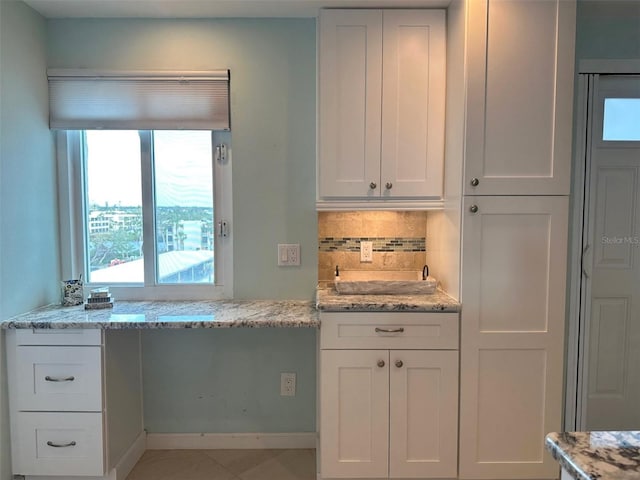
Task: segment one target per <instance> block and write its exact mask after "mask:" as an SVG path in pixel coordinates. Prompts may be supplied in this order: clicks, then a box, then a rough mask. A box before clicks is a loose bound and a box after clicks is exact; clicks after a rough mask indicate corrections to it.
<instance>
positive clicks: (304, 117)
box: [48, 19, 318, 432]
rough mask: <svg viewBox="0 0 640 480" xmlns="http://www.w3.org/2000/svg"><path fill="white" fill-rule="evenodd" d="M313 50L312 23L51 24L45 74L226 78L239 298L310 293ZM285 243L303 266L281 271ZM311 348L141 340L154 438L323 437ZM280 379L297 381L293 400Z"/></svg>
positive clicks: (210, 339) (291, 337) (313, 275)
mask: <svg viewBox="0 0 640 480" xmlns="http://www.w3.org/2000/svg"><path fill="white" fill-rule="evenodd" d="M315 39H316V35H315V20H314V19H206V20H204V19H203V20H134V19H125V20H122V19H121V20H116V19H109V20H97V19H94V20H88V19H81V20H50V21H49V22H48V43H49V66H50V67H58V68H99V69H129V70H145V69H151V70H163V69H168V70H207V69H219V68H229V69H230V70H231V121H232V135H233V224H232V228H233V238H234V294H235V297H236V298H240V299H242V298H277V299H286V298H289V299H309V300H311V299H312V298H313V296H314V293H315V286H316V281H317V248H318V247H317V220H316V213H315V76H316V73H315V48H316V47H315ZM278 243H300V245H301V253H302V256H301V259H302V265H301V267H299V268H282V267H280V268H279V267H277V265H276V263H277V255H276V245H277V244H278ZM315 336H316V331H315V330H306V329H233V330H207V331H205V330H195V331H184V332H178V331H175V330H173V331H153V332H143V368H144V403H145V425H146V427H147V429H148V431H150V432H283V431H284V432H308V431H315V382H316V376H315V369H316V368H315V367H316V365H315V349H316V341H315ZM280 372H296V373H297V374H298V394H297V396H296V397H294V398H287V397H280V395H279V386H280Z"/></svg>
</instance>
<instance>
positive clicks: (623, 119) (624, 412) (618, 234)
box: [580, 76, 640, 430]
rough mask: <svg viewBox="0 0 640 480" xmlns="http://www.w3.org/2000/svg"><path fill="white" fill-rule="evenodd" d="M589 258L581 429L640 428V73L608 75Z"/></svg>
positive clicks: (601, 97) (599, 92)
mask: <svg viewBox="0 0 640 480" xmlns="http://www.w3.org/2000/svg"><path fill="white" fill-rule="evenodd" d="M594 98H595V99H596V101H595V104H594V109H593V111H594V114H593V119H594V122H593V129H592V138H591V151H590V177H591V178H590V180H588V182H589V184H588V185H589V189H588V202H589V209H588V211H589V217H588V222H587V225H586V237H587V239H588V240H587V242H588V246H589V248H588V249H587V251H586V255H585V257H584V262H585V263H584V273H585V275H584V277H583V279H584V286H585V287H586V288H587V295H588V297H587V298H588V299H587V301H586V305H585V306H584V307H585V308H584V314H585V317H584V318H585V321H584V323H583V325H585V327H586V329H585V330H586V337H585V341H584V347H585V349H586V352H585V355H583V358H584V362H585V363H584V365H583V378H582V380H583V383H582V385H583V387H582V392H583V399H582V400H583V402H582V421H581V422H580V423H581V428H584V429H589V430H638V429H640V408H639V406H640V371H639V370H638V367H639V366H640V185H639V182H640V77H639V76H626V77H624V76H621V77H620V76H618V77H616V76H600V77H599V79H597V80H596V93H595V96H594Z"/></svg>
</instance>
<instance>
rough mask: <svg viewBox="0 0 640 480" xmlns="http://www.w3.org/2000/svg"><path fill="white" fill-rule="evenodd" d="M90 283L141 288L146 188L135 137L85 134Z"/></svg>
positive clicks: (134, 133)
mask: <svg viewBox="0 0 640 480" xmlns="http://www.w3.org/2000/svg"><path fill="white" fill-rule="evenodd" d="M85 141H86V158H85V175H86V208H85V212H86V219H85V228H86V231H87V234H86V236H85V238H86V241H87V248H86V250H85V251H86V252H87V257H88V258H87V265H88V269H87V270H88V276H89V278H88V279H87V280H88V281H89V282H91V283H103V282H104V283H142V282H143V281H144V264H143V262H144V260H143V258H142V186H141V185H142V184H141V180H140V175H141V174H140V137H139V136H138V132H137V131H107V130H95V131H93V130H91V131H87V132H86V134H85Z"/></svg>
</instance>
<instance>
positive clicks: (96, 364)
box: [13, 346, 102, 412]
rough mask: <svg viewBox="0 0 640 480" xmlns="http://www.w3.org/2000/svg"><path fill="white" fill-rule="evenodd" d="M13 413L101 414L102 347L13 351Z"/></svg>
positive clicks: (41, 348) (28, 348)
mask: <svg viewBox="0 0 640 480" xmlns="http://www.w3.org/2000/svg"><path fill="white" fill-rule="evenodd" d="M15 352H16V356H15V366H14V368H15V377H14V378H15V383H14V385H13V388H15V389H16V392H15V398H16V400H17V401H16V405H15V408H16V410H40V411H63V412H69V411H94V412H100V411H102V374H101V372H102V368H101V365H102V347H43V346H33V347H32V346H20V347H16V349H15Z"/></svg>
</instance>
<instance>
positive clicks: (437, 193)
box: [379, 10, 446, 198]
mask: <svg viewBox="0 0 640 480" xmlns="http://www.w3.org/2000/svg"><path fill="white" fill-rule="evenodd" d="M383 28H384V33H383V44H384V56H383V62H382V63H383V69H384V71H383V81H382V85H383V88H382V156H381V177H380V189H379V190H380V194H381V195H382V196H385V197H434V198H441V197H442V188H443V174H442V172H443V168H444V161H443V159H444V120H445V95H444V93H445V78H446V75H445V72H446V54H445V37H446V35H445V11H444V10H385V11H384V23H383Z"/></svg>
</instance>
